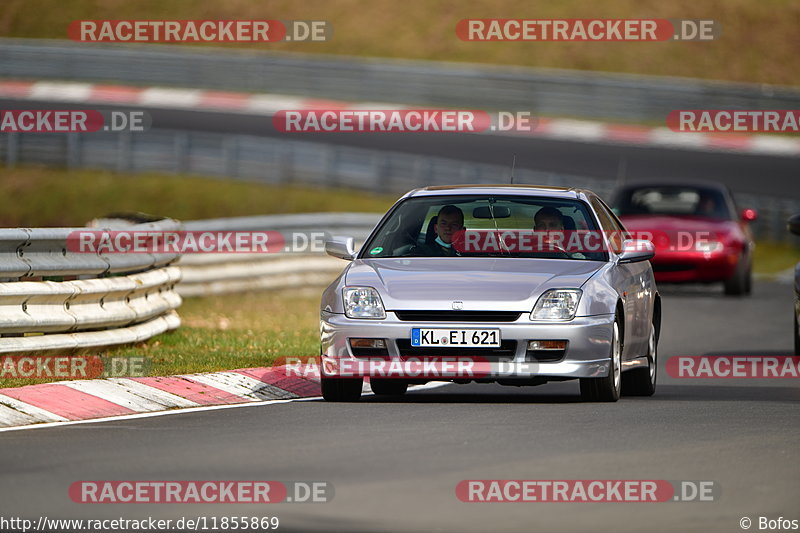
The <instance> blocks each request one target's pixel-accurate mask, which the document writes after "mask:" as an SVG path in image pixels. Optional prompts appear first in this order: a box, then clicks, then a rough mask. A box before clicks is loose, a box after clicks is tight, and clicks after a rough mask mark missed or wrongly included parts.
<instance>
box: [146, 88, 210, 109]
mask: <svg viewBox="0 0 800 533" xmlns="http://www.w3.org/2000/svg"><path fill="white" fill-rule="evenodd" d="M199 103H200V91H199V90H197V89H165V88H163V87H151V88H150V89H145V90H144V91H142V94H141V95H140V96H139V105H143V106H145V105H151V106H154V107H197V105H198V104H199Z"/></svg>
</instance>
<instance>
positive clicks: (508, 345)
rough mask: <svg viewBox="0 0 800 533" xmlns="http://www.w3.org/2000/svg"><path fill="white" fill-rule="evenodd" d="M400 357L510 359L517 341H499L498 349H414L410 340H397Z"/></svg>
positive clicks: (515, 348)
mask: <svg viewBox="0 0 800 533" xmlns="http://www.w3.org/2000/svg"><path fill="white" fill-rule="evenodd" d="M397 350H398V351H399V352H400V356H401V357H421V358H424V357H481V358H484V359H487V360H490V361H491V360H497V359H501V358H503V359H511V358H513V357H514V354H515V353H516V352H517V341H511V340H505V341H500V347H499V348H415V347H412V346H411V339H397Z"/></svg>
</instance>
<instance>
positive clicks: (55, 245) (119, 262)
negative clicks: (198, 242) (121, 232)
mask: <svg viewBox="0 0 800 533" xmlns="http://www.w3.org/2000/svg"><path fill="white" fill-rule="evenodd" d="M133 228H134V229H136V230H140V231H170V230H177V229H179V228H180V223H179V222H178V221H176V220H172V219H165V220H161V221H158V222H151V223H145V224H138V225H136V226H135V227H133ZM81 229H85V228H14V229H0V258H2V261H0V280H12V279H24V278H31V277H42V276H45V277H51V276H102V275H107V274H119V273H126V272H138V271H143V270H148V269H152V268H157V267H161V266H164V265H168V264H169V263H172V262H173V261H175V260H176V259H177V258H178V255H177V254H122V253H112V254H105V253H78V252H75V251H73V250H70V249H69V247H68V246H67V238H68V237H69V235H70V234H71V233H73V232H75V231H79V230H81ZM97 229H103V228H97ZM106 229H111V228H106Z"/></svg>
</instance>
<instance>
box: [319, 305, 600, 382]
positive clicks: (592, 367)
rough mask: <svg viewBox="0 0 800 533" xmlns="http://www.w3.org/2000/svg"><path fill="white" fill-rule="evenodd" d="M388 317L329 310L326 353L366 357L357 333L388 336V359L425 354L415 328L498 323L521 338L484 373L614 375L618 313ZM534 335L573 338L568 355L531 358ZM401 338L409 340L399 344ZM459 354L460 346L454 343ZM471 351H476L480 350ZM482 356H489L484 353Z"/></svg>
mask: <svg viewBox="0 0 800 533" xmlns="http://www.w3.org/2000/svg"><path fill="white" fill-rule="evenodd" d="M386 315H387V316H386V319H383V320H368V319H351V318H347V317H346V316H345V315H343V314H334V313H323V314H322V316H321V320H320V339H321V354H322V356H323V358H330V359H338V360H342V359H346V360H350V361H358V360H363V358H361V357H356V356H355V355H353V351H352V348H350V343H349V339H351V338H380V339H386V348H387V351H388V356H387V358H388V359H391V360H398V361H399V360H402V359H403V358H409V357H419V358H421V359H424V358H425V357H426V356H427V354H426V348H413V349H412V350H411V351H410V350H409V349H408V348H407V347H406V345H405V342H404V340H407V339H410V337H411V329H412V328H417V327H421V328H468V329H481V328H493V329H499V330H500V337H501V339H502V340H503V341H515V342H516V347H515V348H514V349H513V351H511V352H510V353H508V354H507V355H506V356H504V357H502V358H488V367H489V372H488V374H486V375H483V374H482V376H481V377H482V378H485V379H492V378H535V377H553V378H590V377H604V376H606V375H608V369H609V362H610V357H609V355H610V351H611V335H612V326H613V323H614V315H613V314H609V315H597V316H590V317H576V318H574V319H572V320H570V321H568V322H547V323H546V322H531V321H529V320H527V318H528V316H527V313H524V314H523V316H522V317H521V318H520V319H519V320H517V321H516V322H506V323H496V322H492V323H488V322H409V321H401V320H399V319H398V318H397V316H396V315H395V314H394V313H393V312H391V311H387V313H386ZM530 340H564V341H567V347H566V350H565V351H564V353H563V356H561V358H560V359H559V360H557V361H548V362H541V361H531V360H530V357H529V355H527V354H528V351H527V347H528V341H530ZM398 341H400V344H401V345H403V348H402V354H401V348H400V347H399V346H398ZM451 350H452V356H453V357H459V356H460V353H459V349H457V348H451ZM469 353H470V354H472V355H475V353H476V350H474V349H470V350H469ZM417 354H418V355H417ZM476 357H477V358H478V359H483V358H482V357H481V356H480V355H477V356H476Z"/></svg>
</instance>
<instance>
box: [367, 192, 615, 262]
mask: <svg viewBox="0 0 800 533" xmlns="http://www.w3.org/2000/svg"><path fill="white" fill-rule="evenodd" d="M591 213H592V212H591V210H590V209H589V207H588V205H587V204H585V203H584V202H582V201H578V200H570V199H557V198H549V197H537V196H503V195H492V196H489V195H464V196H449V195H448V196H430V197H417V198H409V199H407V200H405V201H403V202H402V203H400V204H398V205H397V206H395V208H394V209H393V210H392V211H390V213H389V214H388V215H387V216H386V217H385V218H384V220H383V221H382V223H381V225H380V226H379V227H378V228H377V230H376V231H375V232H374V233H373V235H372V236H371V237H370V238H369V239H368V240H367V242H366V243H365V244H364V247H363V248H362V249H361V252H360V254H359V257H361V258H386V257H470V256H472V257H487V256H490V257H529V258H547V259H574V260H593V261H607V260H608V255H607V252H606V249H607V248H606V245H605V242H604V241H603V239H602V236H601V232H599V231H598V229H599V228H598V226H597V222H596V221H595V219H594V217H593V216H592V214H591ZM578 234H580V238H581V239H583V240H582V241H581V242H580V244H575V243H573V244H574V245H573V246H568V245H567V242H568V241H569V239H570V237H578V236H579V235H578ZM587 234H590V235H589V236H591V237H596V241H595V245H594V247H587V246H585V241H586V239H585V237H586V235H587ZM598 236H599V237H598ZM542 242H544V243H545V244H544V245H543V244H542ZM553 243H555V244H553Z"/></svg>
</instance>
